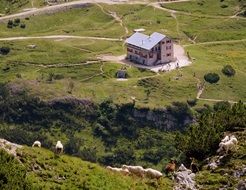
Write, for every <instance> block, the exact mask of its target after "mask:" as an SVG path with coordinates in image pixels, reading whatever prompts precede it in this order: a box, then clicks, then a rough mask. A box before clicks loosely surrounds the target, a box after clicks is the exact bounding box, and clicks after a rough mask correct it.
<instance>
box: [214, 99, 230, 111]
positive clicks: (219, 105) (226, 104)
mask: <svg viewBox="0 0 246 190" xmlns="http://www.w3.org/2000/svg"><path fill="white" fill-rule="evenodd" d="M230 108H231V104H230V103H229V102H227V101H222V102H217V103H216V104H214V110H215V111H220V110H221V111H223V110H228V109H230Z"/></svg>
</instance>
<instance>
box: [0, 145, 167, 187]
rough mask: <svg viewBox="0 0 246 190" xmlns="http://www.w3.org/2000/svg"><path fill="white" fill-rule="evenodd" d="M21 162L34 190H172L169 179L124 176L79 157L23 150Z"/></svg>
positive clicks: (19, 157) (40, 150)
mask: <svg viewBox="0 0 246 190" xmlns="http://www.w3.org/2000/svg"><path fill="white" fill-rule="evenodd" d="M18 160H20V162H21V164H23V165H24V166H25V168H26V172H27V173H26V180H27V181H28V182H29V183H30V184H29V185H30V186H31V188H30V189H90V190H98V189H105V190H111V189H112V190H114V189H119V190H124V189H136V190H137V189H138V190H140V189H150V190H151V189H166V190H169V189H170V190H171V189H172V182H171V180H170V179H168V178H162V179H160V180H158V181H157V180H151V179H147V178H144V179H141V178H139V177H137V176H124V175H122V174H118V173H113V172H111V171H108V170H106V169H105V168H104V167H101V166H99V165H96V164H92V163H89V162H85V161H82V160H81V159H79V158H76V157H71V156H67V155H61V156H57V155H55V154H54V153H53V152H51V151H49V150H47V149H43V148H29V147H24V148H21V149H19V150H18ZM1 161H2V160H1ZM22 167H23V166H22ZM23 172H24V170H23ZM2 175H6V174H5V173H4V174H2ZM16 176H17V175H16ZM16 176H14V177H16ZM14 177H13V178H14ZM9 179H11V177H9Z"/></svg>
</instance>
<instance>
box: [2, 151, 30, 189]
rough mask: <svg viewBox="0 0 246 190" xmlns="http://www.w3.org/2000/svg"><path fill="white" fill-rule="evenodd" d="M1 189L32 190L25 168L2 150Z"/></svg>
mask: <svg viewBox="0 0 246 190" xmlns="http://www.w3.org/2000/svg"><path fill="white" fill-rule="evenodd" d="M0 189H4V190H12V189H16V190H23V189H25V190H27V189H32V188H31V184H30V183H29V182H28V181H27V179H26V170H25V168H24V167H23V166H22V165H21V164H20V163H19V162H18V161H17V160H15V158H14V157H13V156H11V155H9V154H8V153H6V152H5V151H4V150H2V149H0Z"/></svg>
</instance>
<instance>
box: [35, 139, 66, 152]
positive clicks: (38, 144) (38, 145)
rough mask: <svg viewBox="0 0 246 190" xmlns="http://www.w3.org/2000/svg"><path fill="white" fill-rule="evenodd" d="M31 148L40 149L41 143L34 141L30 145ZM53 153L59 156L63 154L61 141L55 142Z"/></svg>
mask: <svg viewBox="0 0 246 190" xmlns="http://www.w3.org/2000/svg"><path fill="white" fill-rule="evenodd" d="M32 147H39V148H41V142H40V141H34V143H33V144H32ZM55 152H56V153H57V154H61V153H62V152H63V145H62V143H61V141H57V143H56V146H55Z"/></svg>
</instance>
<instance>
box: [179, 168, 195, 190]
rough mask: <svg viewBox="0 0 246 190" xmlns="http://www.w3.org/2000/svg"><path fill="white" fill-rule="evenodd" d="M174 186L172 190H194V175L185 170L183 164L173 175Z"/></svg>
mask: <svg viewBox="0 0 246 190" xmlns="http://www.w3.org/2000/svg"><path fill="white" fill-rule="evenodd" d="M174 177H175V186H174V190H186V189H192V190H196V187H195V180H194V179H195V174H194V173H192V171H191V170H189V169H187V168H186V167H185V166H184V165H183V164H181V166H180V167H179V169H178V171H177V172H176V173H175V174H174Z"/></svg>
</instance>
